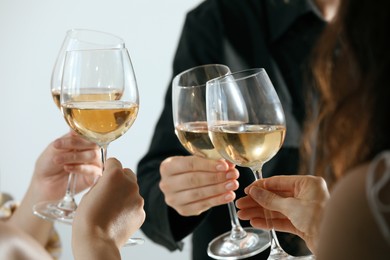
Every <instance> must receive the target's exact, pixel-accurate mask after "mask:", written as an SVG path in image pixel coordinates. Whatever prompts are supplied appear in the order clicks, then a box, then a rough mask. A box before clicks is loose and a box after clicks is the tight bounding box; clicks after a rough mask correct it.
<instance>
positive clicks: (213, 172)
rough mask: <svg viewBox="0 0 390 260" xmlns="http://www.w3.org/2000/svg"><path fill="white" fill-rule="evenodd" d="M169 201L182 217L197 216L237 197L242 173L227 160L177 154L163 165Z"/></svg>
mask: <svg viewBox="0 0 390 260" xmlns="http://www.w3.org/2000/svg"><path fill="white" fill-rule="evenodd" d="M160 174H161V181H160V189H161V191H162V192H163V193H164V195H165V201H166V203H167V204H168V205H169V206H171V207H172V208H174V209H175V210H176V211H177V212H178V213H179V214H180V215H182V216H196V215H199V214H201V213H202V212H204V211H206V210H208V209H210V208H211V207H214V206H218V205H222V204H226V203H228V202H230V201H233V200H234V199H235V196H236V195H235V193H234V191H235V190H237V189H238V186H239V184H238V181H237V178H238V177H239V172H238V170H237V169H235V166H234V165H233V164H231V163H229V162H226V161H225V160H217V161H216V160H209V159H205V158H200V157H198V156H174V157H169V158H167V159H165V160H164V161H163V162H162V163H161V165H160Z"/></svg>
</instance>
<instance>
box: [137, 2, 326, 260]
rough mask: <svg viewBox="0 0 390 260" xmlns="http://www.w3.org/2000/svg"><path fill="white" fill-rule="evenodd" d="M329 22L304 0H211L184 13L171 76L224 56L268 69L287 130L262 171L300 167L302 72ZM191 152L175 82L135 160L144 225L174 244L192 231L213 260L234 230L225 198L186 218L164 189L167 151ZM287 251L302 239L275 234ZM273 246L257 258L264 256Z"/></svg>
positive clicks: (232, 62) (235, 63)
mask: <svg viewBox="0 0 390 260" xmlns="http://www.w3.org/2000/svg"><path fill="white" fill-rule="evenodd" d="M324 25H325V23H324V21H323V20H322V19H321V18H320V17H319V16H318V15H317V13H316V12H315V11H314V10H313V5H312V4H310V3H309V2H308V1H307V0H207V1H204V2H202V3H201V4H200V5H199V6H197V7H196V8H194V9H193V10H191V11H190V12H189V13H188V14H187V16H186V20H185V23H184V27H183V30H182V34H181V38H180V40H179V44H178V48H177V51H176V55H175V58H174V62H173V74H172V77H173V76H175V75H177V74H178V73H180V72H182V71H184V70H186V69H188V68H191V67H194V66H198V65H202V64H210V63H221V64H226V65H228V66H229V67H230V68H231V70H232V71H237V70H241V69H246V68H265V70H266V71H267V73H268V75H269V77H270V78H271V81H272V82H273V84H274V86H275V89H276V91H277V92H278V95H279V98H280V100H281V102H282V104H283V108H284V112H285V115H286V120H287V135H286V139H285V142H284V144H283V147H282V149H281V150H280V151H279V152H278V154H277V155H276V156H275V157H274V158H273V159H271V160H270V161H269V162H267V163H266V164H265V165H264V167H263V176H264V177H269V176H272V175H276V174H296V173H297V169H298V161H299V152H298V147H299V144H300V135H301V128H302V124H303V119H304V117H305V101H304V97H305V95H304V93H305V91H306V88H308V87H309V86H308V85H307V84H306V82H305V80H304V79H305V76H304V75H305V72H306V71H307V69H308V65H309V56H310V52H311V50H312V48H313V46H314V44H315V41H316V39H317V37H318V36H319V34H320V32H321V31H322V29H323V27H324ZM176 155H188V152H187V151H186V150H185V149H184V148H183V147H182V145H181V144H180V142H179V141H178V139H177V137H176V135H175V133H174V125H173V119H172V102H171V84H170V83H169V85H168V89H167V93H166V96H165V106H164V108H163V111H162V114H161V116H160V118H159V120H158V122H157V125H156V128H155V131H154V135H153V139H152V141H151V144H150V147H149V150H148V152H147V154H146V155H145V156H144V157H143V158H142V159H141V161H140V162H139V164H138V169H137V175H138V183H139V186H140V192H141V195H142V196H143V197H144V199H145V211H146V220H145V223H144V224H143V225H142V227H141V230H142V231H143V232H144V233H145V234H146V236H148V237H149V238H150V239H151V240H153V241H154V242H156V243H158V244H161V245H163V246H165V247H166V248H168V249H169V250H176V249H181V248H182V247H183V244H182V242H181V240H182V239H183V238H185V237H186V236H188V235H189V234H191V233H192V234H193V237H192V243H193V244H192V251H193V259H194V260H200V259H211V258H209V257H208V256H207V245H208V243H209V242H210V241H211V240H212V239H213V238H215V237H216V236H218V235H220V234H222V233H224V232H226V231H228V230H230V228H231V225H230V219H229V213H228V207H227V205H222V206H218V207H214V208H212V209H210V210H208V211H207V212H204V213H203V214H201V215H200V216H196V217H183V216H181V215H179V214H178V213H177V212H176V211H175V210H174V209H172V208H170V207H169V206H167V205H166V204H165V201H164V195H163V193H162V192H161V190H160V189H159V186H158V184H159V181H160V173H159V166H160V163H161V161H162V160H164V159H165V158H167V157H170V156H176ZM239 170H240V178H239V183H240V188H239V190H238V191H237V192H236V194H237V197H241V196H243V189H244V188H245V187H246V186H248V185H249V184H250V183H251V182H253V181H254V177H253V174H252V173H251V172H250V170H249V169H245V168H239ZM241 223H242V225H243V226H248V225H249V224H248V223H246V222H245V221H241ZM278 236H279V240H280V243H281V244H282V246H283V248H284V249H285V250H286V251H287V252H288V253H290V254H293V255H299V254H305V253H307V251H306V250H307V249H306V248H305V247H304V246H303V247H302V244H303V242H302V240H301V239H299V238H298V237H296V236H293V235H290V234H282V233H278ZM268 254H269V251H266V252H263V253H262V254H261V256H260V255H258V256H255V257H254V258H255V259H267V255H268Z"/></svg>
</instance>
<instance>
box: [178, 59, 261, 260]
mask: <svg viewBox="0 0 390 260" xmlns="http://www.w3.org/2000/svg"><path fill="white" fill-rule="evenodd" d="M229 73H230V69H229V67H227V66H225V65H221V64H206V65H201V66H197V67H193V68H190V69H188V70H186V71H183V72H182V73H180V74H178V75H177V76H175V78H174V79H173V82H172V110H173V121H174V126H175V133H176V135H177V137H178V139H179V140H180V142H181V144H182V145H183V146H184V147H185V148H186V149H187V151H188V152H189V153H190V154H193V155H195V156H199V157H202V158H207V159H212V160H219V159H222V156H221V155H220V153H219V152H218V151H217V149H215V147H214V145H213V143H212V142H211V140H210V137H209V132H208V126H207V113H206V83H207V81H209V80H212V79H214V78H217V77H220V76H224V75H228V74H229ZM228 209H229V215H230V219H231V225H232V227H231V230H230V231H228V232H226V233H224V234H221V235H220V236H218V237H216V238H215V239H213V240H212V241H211V242H210V243H209V246H208V250H207V253H208V255H209V256H210V257H213V258H215V259H241V258H245V257H249V256H252V255H255V254H258V253H260V252H262V251H263V250H265V249H266V248H267V247H269V236H268V234H267V233H266V232H264V231H263V230H259V229H255V228H251V227H247V228H243V227H242V226H241V224H240V222H239V220H238V217H237V213H236V207H235V205H234V202H229V203H228Z"/></svg>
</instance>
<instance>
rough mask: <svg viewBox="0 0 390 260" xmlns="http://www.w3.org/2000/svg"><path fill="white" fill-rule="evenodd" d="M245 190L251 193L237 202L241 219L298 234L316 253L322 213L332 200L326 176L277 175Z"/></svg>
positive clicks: (254, 224) (256, 224) (258, 226)
mask: <svg viewBox="0 0 390 260" xmlns="http://www.w3.org/2000/svg"><path fill="white" fill-rule="evenodd" d="M245 192H246V194H248V196H245V197H243V198H240V199H238V200H237V201H236V205H237V207H238V209H239V211H238V212H237V215H238V217H239V218H240V219H242V220H249V221H250V223H251V225H252V226H254V227H256V228H261V229H270V228H271V227H274V228H275V229H276V230H278V231H282V232H288V233H292V234H295V235H298V236H300V237H301V238H302V239H304V240H305V242H306V244H307V246H308V248H309V249H310V250H311V251H312V252H316V248H317V238H318V232H319V225H320V222H321V218H322V212H323V210H324V208H325V205H326V203H327V201H328V200H329V192H328V189H327V186H326V182H325V180H324V179H322V178H320V177H315V176H274V177H270V178H266V179H261V180H258V181H256V182H254V183H253V184H251V185H250V186H248V187H247V188H246V189H245ZM265 216H266V217H265Z"/></svg>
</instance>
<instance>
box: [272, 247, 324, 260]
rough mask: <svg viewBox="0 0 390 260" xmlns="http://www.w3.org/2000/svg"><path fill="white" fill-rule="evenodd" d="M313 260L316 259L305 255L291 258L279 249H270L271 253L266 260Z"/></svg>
mask: <svg viewBox="0 0 390 260" xmlns="http://www.w3.org/2000/svg"><path fill="white" fill-rule="evenodd" d="M293 259H294V260H315V259H316V257H315V256H314V255H305V256H292V255H289V254H287V253H286V252H285V251H284V250H283V249H281V248H275V249H271V253H270V255H269V257H268V258H267V260H293Z"/></svg>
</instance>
